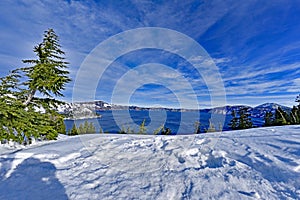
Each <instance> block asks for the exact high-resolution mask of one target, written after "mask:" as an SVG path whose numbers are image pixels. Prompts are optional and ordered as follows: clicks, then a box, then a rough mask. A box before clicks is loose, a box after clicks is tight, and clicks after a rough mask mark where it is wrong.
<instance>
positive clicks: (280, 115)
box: [274, 107, 290, 125]
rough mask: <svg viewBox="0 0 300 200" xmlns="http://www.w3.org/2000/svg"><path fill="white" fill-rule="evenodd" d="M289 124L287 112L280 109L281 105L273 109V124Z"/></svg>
mask: <svg viewBox="0 0 300 200" xmlns="http://www.w3.org/2000/svg"><path fill="white" fill-rule="evenodd" d="M288 124H290V120H289V116H288V114H287V113H286V112H285V111H284V110H282V108H281V107H278V108H277V109H276V111H275V121H274V125H288Z"/></svg>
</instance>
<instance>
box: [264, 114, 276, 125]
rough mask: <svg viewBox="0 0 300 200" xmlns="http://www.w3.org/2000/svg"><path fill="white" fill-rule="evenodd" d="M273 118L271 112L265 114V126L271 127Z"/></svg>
mask: <svg viewBox="0 0 300 200" xmlns="http://www.w3.org/2000/svg"><path fill="white" fill-rule="evenodd" d="M273 117H274V115H273V113H272V112H271V111H270V112H266V114H265V126H272V125H273V124H274V119H273Z"/></svg>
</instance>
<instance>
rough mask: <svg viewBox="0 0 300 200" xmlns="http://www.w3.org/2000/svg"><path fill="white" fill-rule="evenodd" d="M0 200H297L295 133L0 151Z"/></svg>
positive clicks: (70, 143)
mask: <svg viewBox="0 0 300 200" xmlns="http://www.w3.org/2000/svg"><path fill="white" fill-rule="evenodd" d="M0 180H1V182H0V199H45V200H46V199H300V126H284V127H268V128H256V129H248V130H241V131H228V132H223V133H207V134H202V135H178V136H153V135H118V134H91V135H80V136H74V137H63V136H60V137H59V139H58V140H57V141H54V142H53V141H52V142H36V143H35V144H34V145H31V146H26V147H20V146H19V147H18V146H16V147H13V146H7V145H0Z"/></svg>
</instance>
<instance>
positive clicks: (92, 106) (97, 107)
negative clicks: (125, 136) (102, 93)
mask: <svg viewBox="0 0 300 200" xmlns="http://www.w3.org/2000/svg"><path fill="white" fill-rule="evenodd" d="M278 107H281V108H282V109H283V110H284V111H286V112H290V111H291V108H290V107H286V106H282V105H280V104H277V103H264V104H261V105H258V106H256V107H250V106H246V105H233V106H230V105H227V106H224V107H216V108H208V109H200V111H202V112H207V113H213V114H223V115H230V114H231V112H232V111H233V110H234V111H238V110H240V109H242V108H247V109H248V112H249V113H250V114H251V116H252V117H254V118H263V117H264V116H265V114H266V112H272V113H275V110H276V109H277V108H278ZM128 109H129V110H137V111H139V110H158V111H159V110H166V111H173V112H180V111H181V112H186V111H197V110H196V109H177V108H150V107H149V108H146V107H139V106H122V105H114V104H109V103H107V102H104V101H92V102H78V103H66V104H65V105H62V106H60V107H59V108H58V111H59V112H60V113H63V114H67V115H70V113H73V114H75V115H77V116H81V117H80V118H84V116H86V118H89V117H93V116H95V114H94V113H95V111H103V110H128Z"/></svg>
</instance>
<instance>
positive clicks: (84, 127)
mask: <svg viewBox="0 0 300 200" xmlns="http://www.w3.org/2000/svg"><path fill="white" fill-rule="evenodd" d="M89 133H96V128H95V126H94V124H93V122H90V123H88V122H87V121H85V122H84V123H81V124H80V125H79V127H78V128H77V126H76V123H74V124H73V127H72V129H70V130H69V131H68V135H70V136H74V135H79V134H89Z"/></svg>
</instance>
